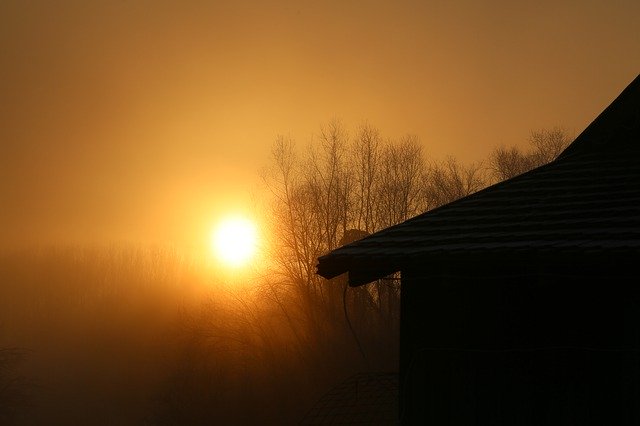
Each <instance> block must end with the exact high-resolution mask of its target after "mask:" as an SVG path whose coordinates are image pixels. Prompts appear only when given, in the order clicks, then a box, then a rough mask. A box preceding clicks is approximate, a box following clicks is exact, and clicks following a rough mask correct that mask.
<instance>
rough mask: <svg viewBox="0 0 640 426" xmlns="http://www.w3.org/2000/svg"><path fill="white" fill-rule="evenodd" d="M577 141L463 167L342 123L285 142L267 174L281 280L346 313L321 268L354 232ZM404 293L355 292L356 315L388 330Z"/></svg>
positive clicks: (533, 140) (543, 142) (540, 134)
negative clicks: (306, 139)
mask: <svg viewBox="0 0 640 426" xmlns="http://www.w3.org/2000/svg"><path fill="white" fill-rule="evenodd" d="M570 141H571V138H570V137H569V136H568V135H567V133H566V132H565V131H564V130H562V129H560V128H555V129H552V130H539V131H534V132H532V133H531V136H530V138H529V141H528V142H529V143H528V150H524V151H523V150H521V149H518V148H516V147H511V148H505V147H498V148H495V149H494V150H493V151H492V152H491V154H490V156H489V158H488V159H487V160H485V161H478V162H473V163H469V164H464V163H462V162H460V161H458V160H456V159H455V158H454V157H447V158H446V159H444V160H436V159H432V158H427V157H426V155H425V154H424V150H423V146H424V145H425V144H424V143H422V142H421V141H420V140H419V139H418V138H417V137H416V136H412V135H407V136H403V137H400V138H398V139H391V138H386V137H383V136H382V135H381V134H380V131H379V130H378V129H376V128H375V127H373V126H371V125H368V124H366V125H362V126H360V127H359V128H357V129H356V130H355V131H354V132H352V133H349V132H347V130H346V129H345V128H344V126H343V125H342V124H341V123H340V122H339V121H335V120H334V121H332V122H330V123H329V124H328V125H326V126H324V127H322V128H321V129H320V132H319V134H318V136H317V138H316V139H315V140H313V141H312V142H311V143H310V144H309V145H308V147H307V148H306V149H305V150H303V151H300V148H299V147H298V146H296V143H295V142H294V141H293V140H292V139H291V138H287V137H279V138H278V139H277V140H276V141H275V144H274V146H273V151H272V159H271V164H270V167H269V168H268V170H267V171H266V173H265V182H266V183H267V186H268V187H269V189H270V191H271V195H272V197H271V204H270V206H269V207H270V209H271V211H270V213H271V214H270V217H271V218H272V223H271V233H270V235H272V237H273V238H274V241H273V245H272V249H273V252H272V253H271V257H272V259H273V260H274V261H275V262H276V265H277V266H276V268H275V271H276V272H277V273H279V274H280V275H281V276H283V277H284V279H285V280H286V281H287V282H289V283H290V284H291V285H292V286H293V288H294V289H295V291H297V292H299V297H300V299H301V300H310V299H312V298H315V299H318V303H316V302H314V303H312V305H316V304H317V305H318V306H323V309H325V310H327V309H330V308H329V306H340V304H341V303H340V298H341V297H342V294H341V293H340V292H339V291H338V290H337V289H336V287H337V288H339V286H338V285H331V284H326V283H324V282H323V279H322V278H320V277H319V276H317V275H316V274H315V266H316V263H317V259H318V256H321V255H323V254H325V253H327V252H329V251H330V250H332V249H334V248H336V247H338V246H339V245H340V244H341V241H342V239H343V236H345V235H346V234H348V231H349V230H358V231H360V232H361V234H360V235H366V234H369V233H372V232H376V231H378V230H380V229H383V228H386V227H389V226H391V225H395V224H397V223H400V222H403V221H405V220H407V219H409V218H410V217H413V216H415V215H417V214H419V213H422V212H425V211H427V210H430V209H433V208H436V207H438V206H441V205H443V204H446V203H449V202H451V201H454V200H457V199H459V198H461V197H464V196H467V195H469V194H472V193H474V192H476V191H478V190H480V189H482V188H484V187H486V186H488V185H490V184H493V183H496V182H498V181H501V180H504V179H508V178H511V177H513V176H516V175H518V174H521V173H524V172H526V171H527V170H530V169H532V168H534V167H537V166H540V165H542V164H544V163H547V162H549V161H551V160H553V159H554V158H555V157H556V156H557V155H558V154H559V153H560V152H561V151H562V150H563V149H564V148H565V147H566V146H567V145H568V144H569V143H570ZM347 242H349V241H347ZM398 290H399V289H398V288H397V286H396V285H395V284H394V281H385V282H376V283H374V284H373V285H370V286H367V287H362V288H358V289H353V290H352V293H354V298H355V299H357V300H360V302H361V306H359V307H354V309H355V310H356V312H359V311H362V310H372V311H374V312H375V313H374V314H372V317H373V318H378V319H380V320H382V322H384V323H385V324H386V323H388V321H390V320H392V317H393V315H392V314H391V312H393V311H395V312H396V316H397V307H398V303H399V300H398V298H399V291H398ZM288 291H291V290H288ZM325 305H327V306H325ZM309 315H311V316H316V315H318V314H317V313H315V312H311V310H310V311H309ZM354 315H357V314H356V313H354Z"/></svg>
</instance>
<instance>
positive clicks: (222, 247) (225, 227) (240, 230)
mask: <svg viewBox="0 0 640 426" xmlns="http://www.w3.org/2000/svg"><path fill="white" fill-rule="evenodd" d="M257 233H258V232H257V228H256V224H255V223H254V222H252V221H251V220H249V219H244V218H232V219H226V220H224V221H222V222H220V223H219V224H218V226H217V228H216V229H215V231H214V233H213V239H212V243H213V249H214V250H215V253H216V256H217V257H218V258H219V259H221V260H222V261H223V262H224V263H226V264H227V265H229V266H233V267H238V266H242V265H245V264H246V263H247V262H248V261H249V260H251V258H252V257H253V255H254V254H255V252H256V246H257V240H258V237H257Z"/></svg>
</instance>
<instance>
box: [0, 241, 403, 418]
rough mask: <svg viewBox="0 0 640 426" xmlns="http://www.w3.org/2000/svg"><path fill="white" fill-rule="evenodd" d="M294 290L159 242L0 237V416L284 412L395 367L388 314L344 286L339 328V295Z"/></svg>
mask: <svg viewBox="0 0 640 426" xmlns="http://www.w3.org/2000/svg"><path fill="white" fill-rule="evenodd" d="M328 284H335V285H336V286H337V285H339V283H328ZM338 290H339V291H337V292H335V291H334V293H336V294H338V293H339V294H342V288H341V287H340V288H339V289H338ZM303 293H304V292H301V291H299V288H298V287H297V286H296V285H295V284H294V283H291V282H287V281H286V280H283V279H282V278H277V277H276V276H274V275H270V274H264V273H263V274H258V275H253V276H249V275H246V276H244V277H228V276H224V275H222V274H220V273H219V272H217V271H216V270H215V268H213V267H212V266H211V265H210V264H209V260H208V259H207V256H199V255H197V254H196V255H194V254H192V253H191V254H185V253H181V252H179V251H177V250H174V249H167V248H158V247H156V248H140V247H117V246H110V247H102V248H84V247H72V248H60V247H59V248H39V249H30V250H22V251H4V252H2V254H1V255H0V350H1V352H0V423H2V424H16V425H31V424H49V425H56V424H92V425H128V424H131V425H138V424H152V425H155V424H157V425H182V424H194V425H197V424H256V423H261V424H269V423H270V424H295V423H297V422H298V421H299V420H300V419H301V418H302V417H303V416H304V414H305V413H306V412H307V411H308V410H309V409H310V408H311V407H312V406H313V404H314V402H315V401H317V400H318V399H319V398H320V397H321V396H322V395H323V394H324V393H325V392H326V391H328V390H329V389H330V388H331V387H332V386H334V385H336V384H337V383H339V382H341V381H342V380H344V379H345V378H347V377H349V376H351V375H352V374H354V373H358V372H362V371H390V370H395V369H396V368H397V367H396V366H397V346H398V345H397V327H396V325H397V324H396V323H395V320H393V321H390V320H389V319H388V318H386V319H384V318H383V319H382V320H381V319H380V318H379V317H380V315H379V313H378V312H375V311H371V310H367V309H362V308H358V306H362V305H358V304H357V303H356V302H357V300H356V299H357V297H356V294H354V295H353V296H352V298H351V299H350V298H349V295H347V299H346V307H347V308H349V309H350V310H351V311H350V321H351V323H352V328H353V330H352V329H350V327H349V325H348V323H347V321H346V320H345V317H344V312H343V305H342V300H341V299H339V298H336V297H334V298H327V297H313V296H309V294H306V295H304V296H303ZM352 331H353V332H355V335H356V336H357V338H358V341H356V340H355V339H354V333H353V332H352ZM358 343H359V344H360V345H361V346H362V349H363V352H364V356H363V355H362V354H361V352H360V350H359V348H358Z"/></svg>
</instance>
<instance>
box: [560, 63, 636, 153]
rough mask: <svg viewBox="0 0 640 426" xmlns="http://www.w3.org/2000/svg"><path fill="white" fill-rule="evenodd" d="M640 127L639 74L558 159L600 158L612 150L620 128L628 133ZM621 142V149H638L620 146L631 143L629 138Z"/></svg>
mask: <svg viewBox="0 0 640 426" xmlns="http://www.w3.org/2000/svg"><path fill="white" fill-rule="evenodd" d="M639 124H640V74H638V75H637V76H636V78H634V79H633V81H632V82H631V83H629V85H628V86H627V87H626V88H625V89H624V90H623V91H622V92H621V93H620V94H619V95H618V96H617V97H616V98H615V99H614V101H613V102H611V104H610V105H609V106H608V107H606V108H605V109H604V111H602V112H601V113H600V114H599V115H598V116H597V117H596V119H595V120H593V121H592V122H591V124H589V125H588V126H587V128H586V129H584V130H583V131H582V133H580V135H578V137H577V138H576V139H575V140H574V141H573V142H572V143H571V144H570V145H569V146H568V147H567V148H565V150H564V151H562V152H561V153H560V155H559V156H558V157H557V159H556V160H561V161H563V160H565V159H566V158H568V157H572V156H575V155H585V154H588V155H597V154H599V153H601V152H602V151H606V150H607V149H610V148H613V147H614V146H612V145H611V144H609V142H611V140H612V139H614V138H613V136H614V134H617V133H618V132H619V131H620V130H621V129H622V130H629V129H630V128H632V127H636V128H637V127H638V125H639ZM615 139H617V140H618V145H619V146H618V148H619V149H620V148H632V147H635V148H636V149H637V148H638V146H637V145H635V146H634V145H630V144H627V145H626V146H624V145H623V146H620V143H621V142H622V143H625V142H629V141H627V140H626V138H615Z"/></svg>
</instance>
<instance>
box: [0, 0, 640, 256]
mask: <svg viewBox="0 0 640 426" xmlns="http://www.w3.org/2000/svg"><path fill="white" fill-rule="evenodd" d="M132 3H135V4H136V5H135V6H131V5H130V4H132ZM530 3H531V4H530V5H529V4H527V5H525V4H524V2H522V4H521V5H518V6H516V5H515V4H514V2H511V1H492V2H477V1H467V2H455V4H454V2H446V1H442V2H435V1H385V2H382V1H369V2H365V1H362V0H360V1H351V0H336V1H333V0H331V1H322V2H319V1H298V2H292V1H281V2H278V1H272V2H257V1H237V0H235V1H228V2H221V1H185V0H182V1H137V2H116V1H112V0H108V1H106V0H104V1H103V0H95V1H81V0H78V1H64V0H62V1H58V2H51V1H44V0H41V1H37V0H36V1H31V2H26V1H23V0H17V1H13V0H3V1H2V2H1V3H0V97H1V99H2V102H0V108H1V110H0V113H1V115H0V116H1V120H2V123H1V126H0V144H1V147H2V155H0V241H2V242H4V244H5V245H12V244H18V243H25V242H27V243H31V242H33V241H45V242H48V241H83V242H86V241H109V240H116V241H123V240H125V241H144V242H149V241H155V242H166V241H173V242H178V243H184V242H187V243H191V242H194V241H197V240H198V239H199V238H206V237H207V236H206V235H203V234H206V233H207V232H208V228H209V227H210V223H211V222H212V221H213V220H215V218H216V217H217V216H218V215H220V214H224V213H225V212H226V211H227V210H235V209H243V208H247V207H248V206H250V204H251V195H250V194H251V193H252V192H256V191H257V190H258V189H257V183H258V182H259V179H258V170H259V169H260V168H261V167H263V166H265V165H266V164H267V157H268V153H269V149H270V146H271V144H272V142H273V140H274V139H275V137H276V136H277V135H278V134H283V133H284V134H290V135H292V136H294V137H295V138H297V139H298V140H299V141H300V142H302V143H305V142H306V141H307V140H308V139H309V138H310V136H311V135H312V134H313V133H314V132H317V131H318V128H319V126H320V124H322V123H326V122H327V121H328V120H330V119H331V118H332V117H339V118H341V119H342V120H343V122H344V123H345V124H346V125H347V126H348V127H350V128H353V127H355V126H357V125H358V124H360V123H361V122H363V121H364V120H367V121H368V122H369V123H371V124H373V125H375V126H377V127H379V128H380V129H381V131H382V132H383V134H384V135H386V136H390V137H396V136H401V135H403V134H406V133H413V134H416V135H418V136H419V137H420V138H421V140H422V142H423V143H424V146H425V149H426V151H427V152H428V153H430V154H432V155H434V156H444V155H448V154H451V155H454V156H457V157H459V158H460V159H463V160H475V159H481V158H484V157H485V156H486V155H487V153H488V152H489V151H490V149H491V148H492V147H494V146H495V145H499V144H520V143H523V142H524V141H525V140H526V138H527V136H528V134H529V131H530V130H532V129H536V128H542V127H552V126H555V125H561V126H564V127H565V128H567V129H568V130H569V131H571V132H576V133H578V132H579V131H581V130H582V129H583V128H584V127H585V126H586V125H587V124H588V123H589V122H590V121H591V120H592V119H593V118H594V117H595V116H596V115H597V114H598V113H599V112H600V111H601V110H602V109H603V108H604V107H606V106H607V105H608V104H609V102H610V101H611V100H612V99H613V98H614V97H615V96H616V95H617V94H618V93H619V92H620V91H621V90H622V89H623V88H624V87H625V86H626V85H627V84H628V83H629V82H630V81H631V80H632V79H633V78H634V77H635V76H636V75H637V74H638V72H639V71H640V53H639V52H640V27H639V26H638V24H637V22H638V18H639V17H640V2H637V1H631V0H630V1H619V2H611V1H601V2H594V1H591V2H585V1H570V2H557V1H548V2H543V1H539V2H530Z"/></svg>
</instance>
